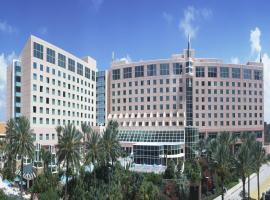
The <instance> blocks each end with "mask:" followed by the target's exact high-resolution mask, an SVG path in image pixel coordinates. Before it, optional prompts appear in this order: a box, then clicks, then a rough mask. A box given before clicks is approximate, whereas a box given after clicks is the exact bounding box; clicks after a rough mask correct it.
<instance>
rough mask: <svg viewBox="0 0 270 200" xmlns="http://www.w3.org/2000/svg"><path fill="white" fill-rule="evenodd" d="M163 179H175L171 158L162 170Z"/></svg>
mask: <svg viewBox="0 0 270 200" xmlns="http://www.w3.org/2000/svg"><path fill="white" fill-rule="evenodd" d="M164 178H165V179H175V164H174V161H173V160H169V162H168V165H167V168H166V170H165V172H164Z"/></svg>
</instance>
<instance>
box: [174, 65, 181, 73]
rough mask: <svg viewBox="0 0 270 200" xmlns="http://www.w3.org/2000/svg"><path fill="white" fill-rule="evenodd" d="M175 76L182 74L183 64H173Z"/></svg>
mask: <svg viewBox="0 0 270 200" xmlns="http://www.w3.org/2000/svg"><path fill="white" fill-rule="evenodd" d="M173 74H174V75H179V74H182V64H181V63H173Z"/></svg>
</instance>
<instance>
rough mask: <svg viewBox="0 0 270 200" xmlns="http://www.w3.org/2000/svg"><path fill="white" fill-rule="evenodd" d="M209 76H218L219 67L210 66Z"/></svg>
mask: <svg viewBox="0 0 270 200" xmlns="http://www.w3.org/2000/svg"><path fill="white" fill-rule="evenodd" d="M208 77H217V67H208Z"/></svg>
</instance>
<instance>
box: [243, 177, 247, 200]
mask: <svg viewBox="0 0 270 200" xmlns="http://www.w3.org/2000/svg"><path fill="white" fill-rule="evenodd" d="M242 184H243V191H242V192H243V199H244V200H246V186H245V185H246V177H242Z"/></svg>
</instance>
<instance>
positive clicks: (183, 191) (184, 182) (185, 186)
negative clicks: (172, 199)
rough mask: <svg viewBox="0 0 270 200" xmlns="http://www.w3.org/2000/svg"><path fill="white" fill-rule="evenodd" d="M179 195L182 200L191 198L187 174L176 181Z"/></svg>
mask: <svg viewBox="0 0 270 200" xmlns="http://www.w3.org/2000/svg"><path fill="white" fill-rule="evenodd" d="M176 186H177V193H178V196H179V197H180V198H179V199H181V200H186V199H188V198H189V181H188V179H187V177H186V175H185V174H181V175H180V176H179V177H178V178H177V179H176Z"/></svg>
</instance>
